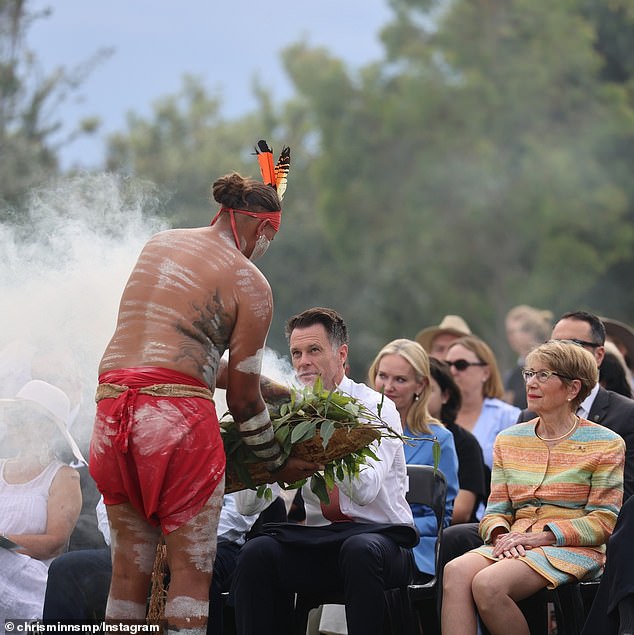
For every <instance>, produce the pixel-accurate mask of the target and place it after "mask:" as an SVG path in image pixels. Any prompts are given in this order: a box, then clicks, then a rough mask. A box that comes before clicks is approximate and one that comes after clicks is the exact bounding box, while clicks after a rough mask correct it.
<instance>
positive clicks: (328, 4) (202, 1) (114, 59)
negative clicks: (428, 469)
mask: <svg viewBox="0 0 634 635" xmlns="http://www.w3.org/2000/svg"><path fill="white" fill-rule="evenodd" d="M29 7H30V8H31V9H33V10H36V11H39V10H43V9H46V8H50V9H51V11H52V14H51V15H50V16H49V17H46V18H43V19H41V20H38V21H36V22H35V23H34V24H33V26H32V27H31V28H30V29H29V32H28V45H29V47H30V48H31V49H32V50H33V51H34V52H35V53H36V55H37V56H38V58H39V59H40V61H41V64H42V66H43V68H44V70H45V71H50V70H52V69H54V68H56V67H58V66H64V67H66V68H73V67H75V66H77V65H78V64H80V63H81V62H84V61H86V60H88V59H89V58H90V57H91V56H92V55H93V54H94V53H96V51H97V50H99V49H100V48H112V49H113V50H114V51H113V54H112V55H111V56H110V57H109V58H108V59H106V60H105V61H103V62H102V63H101V64H100V65H99V66H97V68H95V69H94V70H93V71H92V73H91V75H90V76H89V78H88V79H87V80H86V81H85V82H84V83H83V84H82V87H81V90H80V91H79V92H78V94H77V96H76V98H73V101H72V102H71V101H69V102H66V103H64V104H62V106H61V107H60V109H59V112H60V113H61V115H62V119H63V122H64V124H65V126H64V131H65V132H69V131H70V130H71V129H72V127H73V125H74V124H75V123H76V122H77V121H79V120H81V119H83V118H85V117H89V116H95V115H96V116H98V117H99V118H100V119H101V121H102V125H101V128H100V130H99V132H98V133H97V134H96V135H95V136H94V137H93V138H91V139H85V140H78V141H75V142H74V143H72V144H71V145H70V146H69V147H67V148H65V149H64V150H63V151H62V153H61V159H62V166H63V167H65V168H68V167H71V166H78V167H85V168H92V167H97V166H99V165H100V163H101V160H102V159H103V156H104V148H105V139H106V137H107V135H108V134H111V133H112V132H114V131H123V130H125V121H126V114H127V113H129V112H135V113H137V114H139V115H149V114H150V113H151V106H152V104H153V103H154V102H155V101H156V100H157V99H159V98H161V97H163V96H166V95H169V94H175V93H177V92H179V89H180V87H181V79H182V77H183V75H184V74H192V75H194V76H196V77H198V78H200V79H201V80H202V81H203V83H204V85H205V86H206V88H207V90H208V91H209V92H210V93H213V94H219V95H221V97H222V102H223V111H222V112H223V115H224V116H226V117H228V118H231V117H234V116H239V115H241V114H244V113H246V112H249V111H251V110H253V108H254V106H255V102H254V99H253V96H252V94H251V84H252V81H253V79H254V77H256V76H257V77H258V79H259V81H260V82H261V83H262V85H264V86H266V87H267V88H268V89H269V90H270V91H271V93H272V94H273V95H274V98H275V99H276V101H277V102H281V101H283V100H284V99H286V98H288V97H289V96H290V95H291V85H290V82H289V81H288V79H287V78H286V76H285V74H284V71H283V69H282V66H281V62H280V51H282V50H283V49H284V48H285V47H287V46H289V45H290V44H293V43H296V42H299V41H303V42H307V43H308V44H309V45H311V46H324V47H325V48H327V49H328V50H329V51H330V52H331V53H332V54H333V55H335V56H337V57H340V58H341V59H343V60H345V61H346V62H347V63H348V64H349V66H350V68H351V69H354V68H358V67H359V66H363V65H365V64H367V63H369V62H371V61H373V60H375V59H378V58H379V57H380V56H381V54H382V45H381V42H380V39H379V31H380V29H381V28H382V27H383V26H384V25H385V24H386V23H387V22H388V21H389V20H390V18H391V15H392V12H391V9H390V8H389V6H388V0H320V1H319V2H307V1H305V0H296V1H295V2H291V3H287V4H281V3H276V2H268V3H267V2H258V1H257V0H231V1H230V2H225V3H220V2H217V1H214V0H109V1H108V2H94V1H91V0H56V1H53V0H32V2H31V3H30V4H29ZM280 7H286V9H285V10H283V11H280Z"/></svg>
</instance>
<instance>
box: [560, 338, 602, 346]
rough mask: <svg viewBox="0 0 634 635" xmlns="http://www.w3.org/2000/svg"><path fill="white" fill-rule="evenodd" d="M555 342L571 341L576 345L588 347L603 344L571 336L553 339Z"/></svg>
mask: <svg viewBox="0 0 634 635" xmlns="http://www.w3.org/2000/svg"><path fill="white" fill-rule="evenodd" d="M555 341H556V342H573V343H574V344H577V345H578V346H587V347H588V348H599V346H603V344H595V343H594V342H586V340H577V339H574V338H572V337H569V338H567V339H565V340H564V339H562V340H555Z"/></svg>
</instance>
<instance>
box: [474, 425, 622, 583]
mask: <svg viewBox="0 0 634 635" xmlns="http://www.w3.org/2000/svg"><path fill="white" fill-rule="evenodd" d="M536 425H537V420H536V419H534V420H532V421H530V422H527V423H520V424H517V425H514V426H511V427H510V428H507V429H506V430H504V431H502V432H501V433H500V434H499V435H498V436H497V438H496V441H495V445H494V448H493V472H492V475H491V495H490V497H489V501H488V504H487V508H486V511H485V515H484V517H483V518H482V521H481V522H480V535H481V536H482V538H483V540H484V541H485V543H488V542H489V541H490V537H491V533H492V531H493V530H494V529H495V528H496V527H504V528H506V529H507V530H509V531H518V532H527V531H544V530H546V529H550V531H552V532H553V533H554V534H555V539H556V541H555V543H554V545H553V546H552V547H548V546H547V547H542V549H543V551H544V554H545V555H546V558H547V559H548V561H549V562H550V564H551V565H552V566H554V567H555V568H557V569H559V570H561V571H565V572H566V573H570V574H572V575H574V576H575V577H576V578H577V579H583V578H586V577H593V576H595V575H597V574H598V573H599V572H600V570H601V567H602V566H603V563H604V560H605V555H604V554H605V543H606V542H607V540H608V538H609V537H610V535H611V534H612V530H613V529H614V525H615V523H616V518H617V516H618V513H619V510H620V507H621V503H622V500H623V465H624V461H625V442H624V441H623V439H622V438H621V437H620V436H619V435H618V434H616V433H615V432H612V431H611V430H608V429H607V428H605V427H604V426H601V425H598V424H595V423H591V422H590V421H587V420H586V419H581V420H580V423H579V425H578V426H577V428H576V430H575V431H574V432H573V434H572V435H571V436H570V437H568V438H567V439H565V440H563V441H561V442H560V443H558V444H556V445H554V446H552V447H550V448H549V447H548V445H547V444H546V443H544V442H543V441H542V440H540V439H539V438H538V437H537V436H536V435H535V426H536Z"/></svg>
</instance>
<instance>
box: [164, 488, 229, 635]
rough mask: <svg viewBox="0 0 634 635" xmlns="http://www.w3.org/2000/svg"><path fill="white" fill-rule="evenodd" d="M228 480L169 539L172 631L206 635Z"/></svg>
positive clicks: (167, 612)
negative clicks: (217, 545)
mask: <svg viewBox="0 0 634 635" xmlns="http://www.w3.org/2000/svg"><path fill="white" fill-rule="evenodd" d="M223 494H224V478H223V480H222V481H220V482H219V483H218V486H217V487H216V489H215V491H214V493H213V494H212V495H211V497H210V498H209V500H208V501H207V502H206V503H205V505H204V506H203V508H202V509H201V511H200V512H199V513H198V514H197V515H196V516H194V518H192V519H191V520H190V521H189V522H187V523H186V524H184V525H183V526H182V527H179V528H178V529H176V530H175V531H173V532H171V533H169V534H168V535H167V536H166V537H165V543H166V544H167V561H168V564H169V569H170V584H169V589H168V594H167V603H166V605H165V619H166V620H167V626H168V632H169V631H180V632H181V633H183V632H186V633H188V634H189V635H205V633H206V630H207V617H208V613H209V587H210V585H211V576H212V572H213V564H214V560H215V558H216V542H217V531H218V520H219V518H220V510H221V509H222V498H223Z"/></svg>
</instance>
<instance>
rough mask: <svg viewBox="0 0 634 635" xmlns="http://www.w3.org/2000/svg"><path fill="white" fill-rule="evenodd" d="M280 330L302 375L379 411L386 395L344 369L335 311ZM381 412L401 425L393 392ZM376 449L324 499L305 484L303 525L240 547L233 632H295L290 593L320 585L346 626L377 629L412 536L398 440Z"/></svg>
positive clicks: (363, 633)
mask: <svg viewBox="0 0 634 635" xmlns="http://www.w3.org/2000/svg"><path fill="white" fill-rule="evenodd" d="M286 335H287V337H288V340H289V344H290V352H291V358H292V362H293V367H294V369H295V372H296V374H297V377H298V379H299V381H300V382H302V383H303V384H305V385H312V384H313V383H314V381H315V380H316V379H317V377H321V381H322V382H323V386H324V388H325V389H327V390H331V389H335V388H336V389H337V390H339V391H341V392H342V393H345V394H348V395H351V396H353V397H355V398H357V399H359V400H360V401H362V402H363V403H364V404H365V405H366V406H367V407H368V408H369V409H370V410H372V411H374V412H376V411H377V405H378V404H379V403H380V402H381V401H382V396H381V395H380V394H379V393H378V392H376V391H374V390H372V389H370V388H368V386H366V385H364V384H358V383H355V382H353V381H352V380H351V379H349V378H348V377H346V376H345V373H344V368H345V363H346V358H347V354H348V335H347V329H346V325H345V323H344V321H343V320H342V318H341V317H340V316H339V315H338V314H337V313H336V312H335V311H333V310H331V309H325V308H313V309H308V310H307V311H304V312H303V313H301V314H299V315H296V316H294V317H292V318H291V319H290V320H289V321H288V322H287V325H286ZM381 418H382V419H383V420H384V421H385V422H386V423H388V424H389V425H390V426H391V427H392V428H393V429H394V430H396V431H397V432H399V433H400V432H401V422H400V417H399V414H398V412H397V410H396V407H395V406H394V404H393V403H392V402H391V401H390V400H389V399H385V400H384V403H383V407H382V410H381ZM374 451H375V452H376V454H377V456H378V457H379V459H380V460H379V461H370V462H369V464H368V465H367V466H366V467H365V468H364V469H362V470H361V473H360V474H359V476H358V477H357V478H355V479H353V480H350V479H347V478H346V479H344V480H343V481H337V486H338V495H335V493H334V492H333V493H332V494H331V497H330V498H331V505H329V506H327V507H326V506H324V507H323V508H322V507H321V505H320V502H319V499H318V498H317V497H316V496H315V494H313V493H312V492H311V491H310V487H308V486H304V488H303V489H302V494H303V497H304V502H305V506H306V525H308V526H300V525H286V526H282V527H280V526H276V527H275V528H274V529H271V530H270V531H269V532H268V535H262V536H258V537H257V538H254V539H253V540H251V541H249V542H248V543H247V544H246V545H245V546H244V547H243V549H242V551H241V553H240V557H239V559H238V567H237V569H236V571H235V574H234V584H233V587H232V593H233V596H234V598H233V599H234V605H235V611H236V625H237V629H238V633H239V635H251V634H255V633H257V635H267V634H273V633H275V635H286V634H289V633H291V632H292V626H293V625H292V621H293V600H294V596H295V593H297V592H299V593H301V592H307V593H312V592H317V593H320V592H323V591H333V592H342V593H343V597H344V599H345V606H346V618H347V622H348V632H349V633H350V635H372V634H374V633H377V634H378V633H381V632H382V628H383V621H384V617H385V596H384V590H385V589H390V588H394V587H398V586H403V585H405V584H407V583H408V582H410V581H411V579H412V575H413V572H414V570H415V566H414V560H413V555H412V551H411V547H412V546H413V545H414V544H415V543H416V542H417V540H418V537H417V534H416V530H415V529H414V523H413V518H412V512H411V510H410V507H409V505H408V503H407V501H406V500H405V492H406V489H407V485H406V482H407V471H406V466H405V455H404V452H403V443H402V441H401V440H400V439H398V438H394V439H385V438H384V439H383V440H382V441H381V443H380V444H379V445H378V447H376V446H375V447H374ZM335 491H336V490H335ZM337 503H338V505H337ZM398 530H402V532H401V533H399V531H398ZM265 533H266V527H265Z"/></svg>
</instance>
